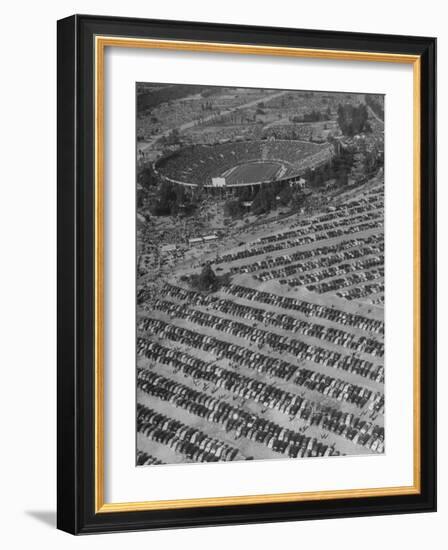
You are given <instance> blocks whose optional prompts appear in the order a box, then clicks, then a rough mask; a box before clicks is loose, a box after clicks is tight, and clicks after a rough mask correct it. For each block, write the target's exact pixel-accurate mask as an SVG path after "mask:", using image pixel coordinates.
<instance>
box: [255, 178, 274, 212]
mask: <svg viewBox="0 0 448 550" xmlns="http://www.w3.org/2000/svg"><path fill="white" fill-rule="evenodd" d="M273 195H274V194H273V193H272V191H271V189H270V188H269V186H268V185H267V184H263V185H261V187H260V190H259V191H258V193H257V194H256V195H255V198H254V201H253V203H252V211H253V213H254V214H264V213H265V212H269V211H270V210H271V208H272V202H273V200H275V197H274V196H273Z"/></svg>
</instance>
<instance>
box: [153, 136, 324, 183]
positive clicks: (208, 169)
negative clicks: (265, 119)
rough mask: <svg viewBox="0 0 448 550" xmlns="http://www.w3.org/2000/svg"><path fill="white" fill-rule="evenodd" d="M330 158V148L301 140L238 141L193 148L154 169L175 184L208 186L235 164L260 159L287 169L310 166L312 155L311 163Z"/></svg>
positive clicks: (188, 148)
mask: <svg viewBox="0 0 448 550" xmlns="http://www.w3.org/2000/svg"><path fill="white" fill-rule="evenodd" d="M310 155H311V156H310ZM331 155H332V149H331V147H330V146H328V145H327V146H321V145H316V144H315V143H309V142H305V141H291V140H285V141H277V142H267V141H242V142H236V143H235V142H230V143H223V144H218V145H214V146H210V145H193V146H190V147H185V148H183V149H181V150H180V151H177V152H175V153H173V154H172V155H170V156H168V157H165V158H163V159H161V160H160V161H159V162H158V164H157V170H158V171H159V172H160V173H161V174H162V175H164V176H167V177H169V178H171V179H173V180H175V181H181V182H185V183H195V184H196V183H199V182H203V183H210V179H211V178H212V177H216V176H219V175H221V174H222V173H223V172H225V171H226V170H228V169H230V168H232V167H234V166H236V165H237V164H242V163H246V162H252V161H259V160H260V159H263V160H266V161H269V160H277V161H284V162H285V163H287V164H289V165H290V166H291V165H292V166H296V167H299V166H300V168H303V167H304V166H307V167H308V165H310V166H311V165H314V164H313V157H314V156H316V158H315V159H314V163H316V162H317V163H321V162H325V161H326V160H329V159H330V158H331ZM289 175H292V174H289Z"/></svg>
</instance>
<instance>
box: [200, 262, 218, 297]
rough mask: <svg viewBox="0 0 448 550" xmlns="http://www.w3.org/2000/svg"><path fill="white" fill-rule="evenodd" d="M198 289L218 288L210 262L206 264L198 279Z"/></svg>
mask: <svg viewBox="0 0 448 550" xmlns="http://www.w3.org/2000/svg"><path fill="white" fill-rule="evenodd" d="M198 288H199V290H207V291H208V290H216V289H217V288H218V278H217V277H216V275H215V272H214V271H213V269H212V266H211V265H210V264H206V265H205V266H204V267H203V269H202V271H201V274H200V275H199V279H198Z"/></svg>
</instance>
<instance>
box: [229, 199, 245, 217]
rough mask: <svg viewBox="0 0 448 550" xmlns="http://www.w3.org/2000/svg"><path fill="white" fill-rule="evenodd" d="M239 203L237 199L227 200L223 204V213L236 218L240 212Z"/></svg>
mask: <svg viewBox="0 0 448 550" xmlns="http://www.w3.org/2000/svg"><path fill="white" fill-rule="evenodd" d="M242 211H243V209H242V207H241V203H240V202H239V201H238V200H228V201H226V202H225V204H224V215H225V216H230V217H232V218H237V217H238V216H240V215H241V214H242Z"/></svg>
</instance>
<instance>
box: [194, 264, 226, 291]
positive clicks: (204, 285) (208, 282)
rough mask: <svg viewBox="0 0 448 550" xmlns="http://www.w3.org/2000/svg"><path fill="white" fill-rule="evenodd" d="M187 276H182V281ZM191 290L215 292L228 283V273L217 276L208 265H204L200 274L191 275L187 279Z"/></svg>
mask: <svg viewBox="0 0 448 550" xmlns="http://www.w3.org/2000/svg"><path fill="white" fill-rule="evenodd" d="M185 278H187V279H188V276H186V275H184V279H185ZM189 282H190V285H191V287H192V288H194V289H195V290H199V291H201V292H216V291H217V290H218V289H219V288H220V287H221V286H225V285H228V284H229V283H230V273H226V274H224V275H221V276H218V275H216V273H215V272H214V271H213V269H212V267H211V265H210V264H206V265H205V266H204V267H203V268H202V271H201V272H200V273H193V274H192V275H190V277H189Z"/></svg>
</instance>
